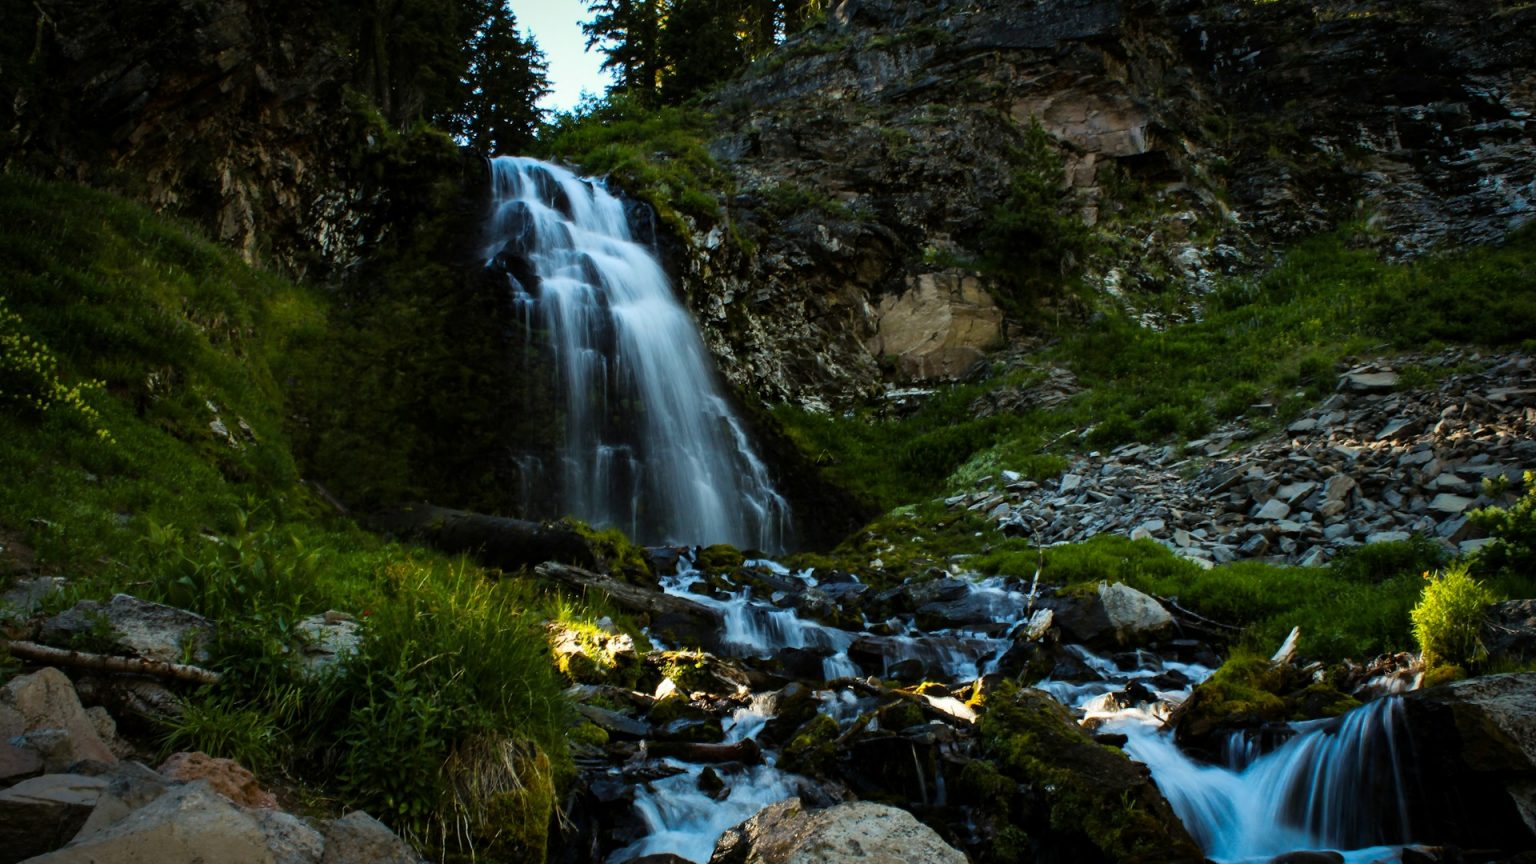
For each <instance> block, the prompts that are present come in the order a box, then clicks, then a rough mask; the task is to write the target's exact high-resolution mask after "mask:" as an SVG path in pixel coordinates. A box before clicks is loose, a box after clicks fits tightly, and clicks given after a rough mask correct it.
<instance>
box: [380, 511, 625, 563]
mask: <svg viewBox="0 0 1536 864" xmlns="http://www.w3.org/2000/svg"><path fill="white" fill-rule="evenodd" d="M368 524H369V525H370V527H372V528H374V529H375V530H379V531H385V532H388V533H390V534H394V535H396V536H398V537H409V538H414V539H417V540H420V541H421V542H423V543H426V544H428V545H430V546H433V547H436V548H438V549H441V550H443V551H444V552H448V553H452V554H465V555H473V556H475V558H476V559H477V560H479V561H480V562H481V563H482V564H485V565H486V566H489V567H499V568H501V569H503V570H517V569H519V568H522V567H532V566H533V565H535V564H538V563H540V562H543V561H562V562H565V563H567V564H575V565H577V566H579V567H596V566H598V565H599V563H600V562H599V560H598V555H597V553H596V552H595V551H594V550H593V548H592V544H591V542H590V541H589V540H588V539H587V538H586V537H584V536H582V534H581V533H580V532H579V531H577V530H576V529H574V528H572V527H569V526H566V525H562V524H560V523H558V522H556V523H548V524H544V523H539V522H529V521H527V520H525V519H509V518H506V517H504V516H487V515H485V514H484V513H471V512H469V511H468V510H452V509H449V508H447V507H437V506H434V505H432V504H413V505H411V506H409V507H402V508H400V509H398V510H394V511H391V512H388V513H383V514H379V515H375V516H373V517H371V518H370V519H369V520H368Z"/></svg>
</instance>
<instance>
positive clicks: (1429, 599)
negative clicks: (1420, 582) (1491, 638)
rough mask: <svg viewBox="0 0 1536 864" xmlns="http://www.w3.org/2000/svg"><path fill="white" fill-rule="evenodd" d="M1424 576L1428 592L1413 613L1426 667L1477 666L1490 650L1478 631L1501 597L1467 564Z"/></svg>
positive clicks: (1416, 637) (1415, 636) (1414, 634)
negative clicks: (1469, 570) (1472, 572)
mask: <svg viewBox="0 0 1536 864" xmlns="http://www.w3.org/2000/svg"><path fill="white" fill-rule="evenodd" d="M1424 578H1425V580H1427V584H1425V586H1424V593H1423V595H1422V596H1421V597H1420V598H1419V603H1418V605H1417V606H1414V607H1413V611H1412V612H1411V613H1410V616H1411V617H1412V619H1413V638H1414V640H1415V641H1417V642H1418V643H1419V649H1420V650H1422V651H1423V652H1424V665H1425V667H1436V666H1459V667H1461V668H1463V669H1468V670H1470V669H1473V668H1476V666H1477V665H1478V664H1479V663H1481V662H1482V660H1483V658H1484V657H1486V656H1487V654H1488V652H1487V649H1485V648H1484V647H1483V643H1482V640H1481V639H1479V638H1478V632H1479V631H1480V630H1481V629H1482V625H1483V619H1484V617H1485V615H1486V610H1487V608H1488V606H1489V604H1491V603H1493V602H1494V601H1495V600H1496V599H1497V598H1495V597H1494V595H1493V592H1492V591H1490V590H1488V589H1487V588H1486V587H1484V586H1483V584H1482V583H1481V582H1479V581H1477V580H1476V579H1473V578H1472V576H1471V574H1470V573H1469V572H1468V570H1467V567H1466V565H1465V564H1458V565H1455V566H1452V567H1450V568H1448V569H1446V570H1445V571H1444V572H1442V573H1439V574H1436V575H1431V574H1429V573H1425V574H1424Z"/></svg>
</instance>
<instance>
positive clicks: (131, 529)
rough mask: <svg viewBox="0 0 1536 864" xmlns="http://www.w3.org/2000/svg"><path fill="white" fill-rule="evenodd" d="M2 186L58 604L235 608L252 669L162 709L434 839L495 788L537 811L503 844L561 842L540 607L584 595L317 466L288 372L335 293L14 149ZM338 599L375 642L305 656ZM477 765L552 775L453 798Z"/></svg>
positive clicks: (27, 449) (44, 530)
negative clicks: (292, 401) (310, 669)
mask: <svg viewBox="0 0 1536 864" xmlns="http://www.w3.org/2000/svg"><path fill="white" fill-rule="evenodd" d="M0 212H5V213H6V214H7V226H6V230H5V232H4V233H3V234H0V285H3V286H4V288H3V290H0V300H3V306H4V307H6V308H8V309H9V310H10V314H9V315H7V316H4V317H3V321H4V323H0V489H3V490H4V494H0V530H3V531H5V532H6V533H7V534H9V535H10V538H11V540H15V539H20V540H21V541H23V542H25V543H27V544H29V545H30V546H32V547H34V548H35V549H36V550H37V559H38V565H39V566H40V568H42V569H44V570H46V571H50V572H57V573H60V574H63V575H66V576H68V577H70V579H71V580H72V583H71V586H72V587H71V589H70V592H69V596H68V597H66V598H63V599H61V600H60V601H58V603H60V604H62V603H67V602H69V601H70V600H72V599H73V598H74V597H77V596H86V595H89V596H105V595H107V594H109V593H111V592H112V591H115V590H127V591H130V592H132V593H134V594H137V595H139V596H142V597H147V598H151V599H160V600H165V601H167V602H173V603H177V604H179V605H183V606H185V607H187V608H191V609H194V610H196V611H199V612H201V613H203V614H205V615H208V616H210V617H212V618H214V619H215V620H216V621H217V622H218V624H219V639H218V642H217V645H216V646H215V651H214V655H215V656H214V659H213V661H212V665H213V666H214V667H215V668H217V669H221V670H223V671H226V672H230V673H233V674H229V675H226V677H225V681H224V683H222V684H220V685H218V686H215V687H210V688H204V689H203V690H201V691H199V692H197V693H194V694H191V695H190V696H189V710H188V713H187V716H186V718H185V719H184V720H183V721H182V722H180V723H178V724H173V725H171V726H169V727H166V728H163V729H159V730H154V734H157V735H161V736H164V738H165V742H166V746H167V747H170V746H175V747H195V748H200V749H205V750H208V751H209V752H213V753H215V754H218V755H230V756H236V757H239V758H241V759H243V760H245V761H247V762H248V763H251V764H253V765H254V766H255V767H258V768H263V769H266V771H267V772H268V773H269V776H275V775H286V776H287V777H288V778H290V780H292V781H293V782H295V783H298V784H311V785H312V787H313V789H314V791H315V794H317V795H319V796H321V798H322V799H334V800H335V801H336V802H337V803H340V802H345V803H346V804H349V805H351V806H359V807H364V808H366V809H368V810H369V811H370V812H373V813H374V814H375V815H378V816H380V817H381V818H384V819H385V820H386V821H388V822H390V823H391V824H392V825H394V826H396V827H398V828H401V829H404V830H406V831H409V832H411V833H414V834H416V835H417V836H418V837H419V838H422V839H424V840H427V841H429V842H432V840H433V838H434V835H437V832H438V831H439V830H444V831H447V830H449V829H448V825H449V824H450V823H451V821H452V820H455V819H457V818H458V816H459V815H461V813H460V812H459V811H463V813H464V814H467V818H468V820H469V823H470V824H473V823H474V822H475V821H476V820H478V819H481V818H483V817H485V816H486V815H487V814H488V813H490V812H492V811H493V810H494V811H495V812H496V813H498V814H499V815H498V816H497V820H498V823H499V824H503V825H505V824H511V823H509V822H508V820H509V819H511V820H513V821H517V820H521V821H518V822H517V824H523V825H526V826H528V830H527V831H526V832H525V833H524V834H519V833H517V832H516V831H514V832H512V836H506V837H503V838H502V840H501V841H500V842H501V843H502V844H503V846H502V847H500V848H502V850H503V851H504V852H505V853H506V854H508V855H511V856H513V857H516V856H517V855H520V854H525V852H526V849H524V847H525V846H530V844H542V842H543V832H544V825H545V824H547V815H548V813H547V810H548V807H549V805H550V801H549V798H548V794H547V793H548V791H549V789H550V781H551V780H552V778H553V775H554V774H557V773H559V771H560V770H562V768H561V766H563V765H565V764H566V756H565V741H564V730H565V725H566V717H565V708H564V703H563V701H562V699H561V697H560V696H559V692H558V691H559V683H558V681H557V680H556V677H555V673H554V671H553V666H552V664H551V662H550V660H549V656H548V650H547V647H546V646H545V644H544V641H543V636H542V631H541V628H540V625H541V623H542V621H543V619H544V618H545V617H546V613H550V612H553V611H556V610H557V609H564V610H566V612H567V614H569V607H565V606H563V605H561V604H560V603H559V602H558V601H557V600H556V599H555V598H550V597H546V596H544V595H542V594H541V593H539V592H537V591H535V590H534V589H533V588H532V587H530V586H529V585H527V584H526V583H524V582H522V581H521V580H517V579H512V578H508V579H502V580H499V581H498V580H489V579H486V578H485V574H483V573H482V572H481V571H480V570H479V569H478V568H476V567H474V566H472V565H470V564H468V563H466V562H464V561H462V560H454V559H448V558H445V557H443V556H439V555H435V554H430V553H427V552H424V551H421V550H417V549H411V548H404V547H400V546H395V545H391V544H385V543H383V542H381V541H379V540H378V539H376V538H373V537H372V536H370V535H367V534H364V533H363V532H360V531H358V530H357V529H356V528H354V527H353V526H351V525H350V524H349V523H346V522H344V521H341V520H338V519H335V518H333V517H329V516H327V515H326V513H325V511H324V509H323V508H322V507H321V506H320V505H319V504H317V502H316V501H315V499H314V498H313V496H311V495H310V494H309V492H308V491H307V490H306V488H305V487H304V486H303V485H301V484H300V482H299V479H298V471H297V469H296V467H295V464H294V460H293V458H292V456H291V455H290V452H289V449H288V443H287V438H286V435H285V432H284V428H283V426H284V420H285V417H284V404H283V395H284V390H285V389H286V388H288V387H290V386H291V385H292V383H293V376H296V375H302V374H304V372H305V369H306V368H308V367H307V366H306V364H309V363H313V362H314V358H313V355H312V354H311V353H309V352H310V351H311V350H320V349H323V346H324V342H325V335H326V334H325V328H326V312H327V309H326V304H325V300H324V299H323V298H322V297H321V296H319V295H317V294H316V293H314V292H311V291H309V290H307V289H305V288H303V287H300V286H295V285H293V284H290V283H287V282H285V281H283V280H281V279H278V278H275V277H272V276H270V275H266V274H263V273H260V272H257V271H254V270H252V269H251V268H249V267H246V266H245V265H244V264H242V263H241V262H240V261H239V260H238V259H236V258H235V257H234V256H232V255H231V254H230V253H228V252H227V251H225V250H222V249H220V248H219V247H217V246H215V245H213V244H211V243H209V242H207V241H206V240H203V239H202V238H200V237H199V236H198V235H197V233H196V232H195V231H194V230H191V229H189V228H187V227H186V226H183V225H180V224H177V223H175V222H171V221H167V220H164V219H161V218H159V217H157V216H155V215H153V214H151V213H149V212H148V211H146V210H144V209H142V208H140V207H138V206H136V205H132V204H130V203H127V202H125V201H123V200H121V199H117V198H114V197H112V196H109V195H105V194H101V193H98V192H93V191H90V190H87V189H83V188H80V187H76V186H71V185H64V184H53V183H40V182H36V181H33V180H29V179H24V178H20V177H15V176H10V175H0ZM7 337H9V341H6V339H7ZM21 337H25V338H26V339H27V340H30V341H26V342H22V341H19V340H20V339H21ZM18 346H21V347H18ZM304 346H308V347H307V348H306V347H304ZM22 348H25V351H23V350H22ZM23 353H25V354H26V355H27V356H20V355H22V354H23ZM37 356H42V357H43V358H44V359H43V360H42V361H37V360H36V357H37ZM48 357H53V358H56V360H57V364H56V367H54V366H52V365H50V364H49V363H48V362H47V358H48ZM39 363H40V364H41V365H39ZM39 369H41V371H39ZM92 379H94V380H95V381H99V382H101V383H102V384H103V385H104V386H102V387H93V386H91V385H90V384H89V383H88V382H90V381H91V380H92ZM55 380H57V381H58V382H59V383H60V385H61V386H62V387H64V388H69V387H73V386H79V385H81V384H85V386H84V387H83V388H82V389H81V390H80V392H81V393H82V394H83V396H82V400H81V402H80V404H81V405H83V406H84V407H83V408H82V407H78V406H75V407H72V406H70V405H68V404H66V403H62V402H55V403H53V404H52V406H51V407H49V408H47V409H46V410H42V411H39V410H38V409H37V408H36V406H35V404H34V403H33V402H29V401H28V400H27V398H26V396H27V393H28V392H29V391H39V390H46V389H48V388H50V387H52V386H53V382H54V381H55ZM34 395H35V392H34ZM215 420H217V421H218V422H220V423H222V425H223V427H224V428H225V429H227V430H229V432H230V433H232V435H233V436H234V443H231V441H230V440H229V439H228V437H227V436H224V435H222V434H220V433H218V432H217V431H216V430H215V429H214V428H213V426H212V425H211V424H213V423H214V422H215ZM242 421H244V423H245V424H246V425H247V426H248V427H249V429H250V432H249V433H246V432H245V431H243V429H242V427H241V426H240V423H241V422H242ZM101 430H104V431H105V432H106V436H103V435H102V434H100V431H101ZM107 439H110V440H107ZM10 576H11V574H7V573H3V572H0V580H8V579H9V578H10ZM327 609H339V610H343V611H348V612H352V613H355V614H357V615H359V616H361V617H362V618H363V621H364V623H363V627H364V632H365V633H367V634H368V637H369V638H368V640H367V642H366V643H365V644H366V646H367V647H366V649H365V650H364V651H363V652H362V653H361V654H360V655H359V656H357V657H355V658H354V659H353V660H352V661H351V662H349V663H348V666H347V671H346V673H345V675H344V677H342V678H339V679H327V680H322V681H313V680H305V679H304V678H302V677H301V676H300V675H299V674H298V668H297V665H296V663H295V661H294V659H293V658H294V655H293V653H292V651H291V650H290V646H291V645H292V644H293V640H294V637H293V626H294V624H295V623H296V622H297V621H298V620H299V619H301V618H302V617H304V616H307V615H311V614H315V613H318V612H323V611H325V610H327ZM529 743H533V744H537V745H538V747H539V749H540V750H541V751H542V753H543V754H545V755H539V753H538V752H537V751H535V750H534V749H532V748H531V747H529V746H528V745H529ZM551 760H552V761H551ZM493 767H494V768H495V769H496V770H491V769H492V768H493ZM498 772H499V773H498ZM468 776H481V777H487V778H491V779H490V780H489V781H488V782H489V783H490V785H489V786H488V787H486V788H488V789H490V790H494V789H496V788H497V787H496V779H495V778H498V777H499V778H500V782H501V788H503V789H512V788H516V781H517V778H518V777H519V776H521V780H522V782H523V783H524V784H525V786H526V788H527V789H529V790H534V791H533V792H523V793H515V794H509V795H503V796H500V797H498V796H497V795H496V794H494V793H493V792H486V793H485V794H482V795H481V796H480V797H478V798H477V797H476V796H470V798H469V799H468V800H467V801H464V800H459V803H457V804H455V803H454V802H455V800H458V799H455V798H454V797H453V796H451V795H449V794H447V793H448V790H449V789H450V788H451V787H452V785H453V783H454V780H455V778H456V777H457V778H459V779H461V780H462V779H463V778H465V777H468ZM540 781H542V782H540ZM539 790H542V792H541V791H539ZM492 799H495V800H494V801H493V800H492ZM455 808H458V809H457V810H456V809H455ZM541 819H543V820H545V821H543V822H541V821H540V820H541ZM535 826H536V827H535ZM475 827H476V828H487V830H489V828H488V827H487V826H475ZM525 835H526V836H525ZM438 836H440V835H438ZM483 839H484V838H483V837H482V840H483ZM518 844H523V845H522V846H520V845H518ZM530 848H531V847H530ZM519 850H522V851H519Z"/></svg>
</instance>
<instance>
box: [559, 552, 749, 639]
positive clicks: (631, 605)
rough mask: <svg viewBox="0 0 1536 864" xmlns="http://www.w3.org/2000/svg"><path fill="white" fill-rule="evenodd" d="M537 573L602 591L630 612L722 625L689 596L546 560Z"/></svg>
mask: <svg viewBox="0 0 1536 864" xmlns="http://www.w3.org/2000/svg"><path fill="white" fill-rule="evenodd" d="M533 572H534V575H536V576H538V577H540V578H542V579H550V580H553V581H555V582H560V583H563V584H565V585H569V586H570V587H572V588H579V589H582V590H584V591H601V592H602V593H604V594H607V595H608V598H609V599H610V600H612V601H613V602H614V603H615V604H617V605H618V606H621V607H623V608H624V609H627V610H629V611H630V612H640V613H644V614H646V615H650V616H652V617H660V616H663V615H682V616H685V617H688V618H695V619H699V620H701V621H705V622H708V623H710V624H712V625H716V626H718V625H719V624H720V623H721V618H720V613H718V612H716V611H715V610H713V609H711V608H709V607H708V606H705V605H704V604H702V603H695V602H694V601H692V600H689V599H688V598H686V597H675V596H673V595H671V594H667V593H664V592H662V591H658V590H655V589H653V588H641V587H639V586H638V585H630V584H629V583H627V582H620V581H619V580H617V579H614V578H611V577H609V576H604V575H602V574H601V573H593V572H592V571H590V570H583V569H582V568H580V567H572V566H571V565H569V564H561V563H558V562H555V561H546V562H544V563H542V564H540V565H539V566H537V567H535V568H533Z"/></svg>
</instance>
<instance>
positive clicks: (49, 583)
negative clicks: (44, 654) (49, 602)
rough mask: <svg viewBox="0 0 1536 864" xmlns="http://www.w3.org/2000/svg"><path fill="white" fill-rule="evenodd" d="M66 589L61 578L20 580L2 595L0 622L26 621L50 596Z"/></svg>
mask: <svg viewBox="0 0 1536 864" xmlns="http://www.w3.org/2000/svg"><path fill="white" fill-rule="evenodd" d="M63 588H64V579H63V577H60V576H33V577H30V578H26V579H18V580H16V583H15V584H14V585H12V586H11V587H10V588H9V589H7V590H6V591H5V592H3V593H0V621H5V620H8V619H9V620H18V621H19V620H24V619H26V618H28V617H30V616H31V615H32V613H34V612H36V611H37V609H38V607H39V606H41V605H42V602H43V601H44V600H45V599H47V598H48V597H49V596H51V595H53V594H56V593H58V592H59V591H61V590H63Z"/></svg>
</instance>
